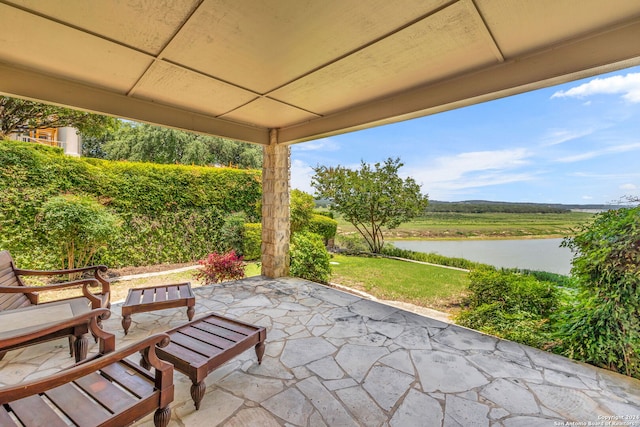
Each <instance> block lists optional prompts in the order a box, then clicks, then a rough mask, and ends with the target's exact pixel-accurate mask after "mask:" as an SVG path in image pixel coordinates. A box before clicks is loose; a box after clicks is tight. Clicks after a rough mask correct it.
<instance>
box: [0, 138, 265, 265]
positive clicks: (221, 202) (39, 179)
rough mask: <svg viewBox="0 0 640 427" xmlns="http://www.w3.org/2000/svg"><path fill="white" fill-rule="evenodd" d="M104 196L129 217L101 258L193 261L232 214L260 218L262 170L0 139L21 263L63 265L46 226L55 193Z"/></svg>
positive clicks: (1, 242)
mask: <svg viewBox="0 0 640 427" xmlns="http://www.w3.org/2000/svg"><path fill="white" fill-rule="evenodd" d="M67 193H71V194H81V195H89V196H93V197H95V198H97V199H98V200H99V201H100V202H101V203H102V204H103V205H104V206H106V207H107V208H108V209H109V210H110V211H111V212H112V213H114V214H116V215H118V216H119V217H120V218H121V219H122V223H123V225H122V227H121V230H120V233H119V234H118V235H114V236H113V238H112V239H111V241H110V242H109V243H108V246H107V248H106V249H105V250H102V251H100V252H99V253H98V254H97V255H96V258H95V259H94V260H93V262H94V263H104V264H107V265H108V266H110V267H113V268H117V267H122V266H136V265H150V264H158V263H167V262H172V263H173V262H190V261H195V260H197V259H199V258H202V257H203V256H205V255H206V254H207V253H209V252H212V251H214V250H217V249H218V248H217V244H218V243H219V237H220V236H219V232H220V228H221V227H222V224H223V222H224V219H225V217H226V216H227V215H229V214H231V213H234V212H240V211H244V212H245V214H246V216H247V220H249V221H254V222H255V221H259V220H260V217H259V213H258V212H259V203H260V200H261V197H262V187H261V172H260V171H258V170H241V169H231V168H209V167H200V166H181V165H159V164H151V163H133V162H111V161H105V160H98V159H85V158H73V157H68V156H65V155H64V154H63V153H62V150H60V149H56V148H51V147H45V146H41V145H37V144H32V143H22V142H15V141H0V249H7V250H9V251H11V253H12V255H13V256H14V258H15V259H16V262H17V264H18V266H19V267H21V268H57V267H59V266H58V265H56V259H55V256H53V254H48V253H47V252H46V251H45V250H44V248H45V247H46V241H45V240H46V239H45V238H44V233H43V230H42V229H41V227H40V225H39V219H38V214H39V211H40V207H41V206H42V205H43V203H44V202H45V201H46V200H47V199H49V198H50V197H53V196H57V195H60V194H67Z"/></svg>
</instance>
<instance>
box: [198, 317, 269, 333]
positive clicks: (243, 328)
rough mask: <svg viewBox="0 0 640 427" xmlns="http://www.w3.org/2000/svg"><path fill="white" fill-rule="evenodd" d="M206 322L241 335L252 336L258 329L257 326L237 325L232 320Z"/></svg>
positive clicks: (215, 319) (208, 320)
mask: <svg viewBox="0 0 640 427" xmlns="http://www.w3.org/2000/svg"><path fill="white" fill-rule="evenodd" d="M203 320H204V321H205V322H207V323H211V324H212V325H218V326H221V327H223V328H226V329H230V330H232V331H234V332H237V333H239V334H243V335H251V334H253V333H255V332H256V331H257V330H258V329H260V328H258V327H256V326H248V325H243V324H241V323H236V322H234V321H232V320H231V319H224V318H220V317H217V318H205V319H203Z"/></svg>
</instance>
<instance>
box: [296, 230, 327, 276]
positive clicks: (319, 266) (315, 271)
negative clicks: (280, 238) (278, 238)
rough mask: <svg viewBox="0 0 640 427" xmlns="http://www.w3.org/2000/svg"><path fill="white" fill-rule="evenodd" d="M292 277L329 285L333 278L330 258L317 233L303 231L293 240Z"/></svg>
mask: <svg viewBox="0 0 640 427" xmlns="http://www.w3.org/2000/svg"><path fill="white" fill-rule="evenodd" d="M289 254H290V256H291V270H290V271H291V275H292V276H296V277H301V278H303V279H307V280H312V281H314V282H320V283H327V282H328V281H329V277H330V276H331V266H330V264H329V260H330V258H331V257H330V256H329V253H328V252H327V249H326V248H325V246H324V244H323V243H322V238H321V237H320V236H318V235H317V234H315V233H309V232H306V231H301V232H299V233H296V234H294V235H293V237H292V238H291V246H290V251H289Z"/></svg>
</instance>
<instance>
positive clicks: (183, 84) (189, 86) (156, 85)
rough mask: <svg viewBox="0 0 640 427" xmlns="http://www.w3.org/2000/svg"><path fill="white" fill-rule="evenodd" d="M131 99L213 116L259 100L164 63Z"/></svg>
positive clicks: (152, 70) (148, 75) (150, 72)
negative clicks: (139, 99)
mask: <svg viewBox="0 0 640 427" xmlns="http://www.w3.org/2000/svg"><path fill="white" fill-rule="evenodd" d="M131 95H132V96H134V97H137V98H142V99H147V100H150V101H154V102H160V103H164V104H167V105H172V106H177V107H182V108H189V109H192V110H194V111H198V112H200V113H204V114H210V115H212V116H218V115H221V114H224V113H227V112H229V111H231V110H234V109H235V108H238V107H240V106H241V105H243V104H245V103H247V102H249V101H251V100H252V99H254V98H256V96H255V95H254V94H253V93H251V92H248V91H246V90H243V89H240V88H238V87H235V86H231V85H228V84H226V83H223V82H221V81H218V80H214V79H212V78H210V77H207V76H203V75H202V74H199V73H194V72H192V71H189V70H185V69H183V68H180V67H177V66H175V65H172V64H167V63H164V62H161V61H157V62H156V63H154V64H153V65H152V66H151V67H150V68H149V70H148V71H147V73H146V74H145V75H144V77H143V78H142V79H141V80H140V82H139V84H138V86H136V88H135V89H134V90H132V91H131Z"/></svg>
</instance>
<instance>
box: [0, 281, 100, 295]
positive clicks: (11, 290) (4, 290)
mask: <svg viewBox="0 0 640 427" xmlns="http://www.w3.org/2000/svg"><path fill="white" fill-rule="evenodd" d="M80 285H84V286H99V285H100V282H98V281H97V280H96V279H79V280H72V281H70V282H63V283H55V284H53V285H42V286H0V294H28V293H31V292H40V291H51V290H59V289H65V288H73V287H76V286H78V287H79V286H80Z"/></svg>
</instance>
